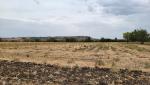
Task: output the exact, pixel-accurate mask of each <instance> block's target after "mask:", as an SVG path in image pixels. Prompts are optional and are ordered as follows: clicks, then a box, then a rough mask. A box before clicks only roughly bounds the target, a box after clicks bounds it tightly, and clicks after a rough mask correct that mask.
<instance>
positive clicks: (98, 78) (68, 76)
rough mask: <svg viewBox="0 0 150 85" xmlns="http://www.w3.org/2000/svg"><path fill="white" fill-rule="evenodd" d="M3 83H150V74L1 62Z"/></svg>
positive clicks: (148, 84)
mask: <svg viewBox="0 0 150 85" xmlns="http://www.w3.org/2000/svg"><path fill="white" fill-rule="evenodd" d="M0 85H150V73H146V72H142V71H128V70H120V71H118V72H114V71H112V70H111V69H109V68H88V67H83V68H79V67H73V68H69V67H59V66H57V65H46V64H35V63H23V62H13V61H11V62H10V61H0Z"/></svg>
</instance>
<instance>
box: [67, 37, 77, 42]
mask: <svg viewBox="0 0 150 85" xmlns="http://www.w3.org/2000/svg"><path fill="white" fill-rule="evenodd" d="M65 41H66V42H76V41H77V40H76V39H75V38H71V37H70V38H66V39H65Z"/></svg>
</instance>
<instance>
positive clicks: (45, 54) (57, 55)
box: [0, 42, 150, 71]
mask: <svg viewBox="0 0 150 85" xmlns="http://www.w3.org/2000/svg"><path fill="white" fill-rule="evenodd" d="M0 59H1V60H15V61H20V62H35V63H46V64H57V65H60V66H76V65H78V66H81V67H83V66H88V67H95V66H98V67H108V68H114V69H120V68H121V69H123V68H127V69H131V70H143V71H150V45H148V44H147V45H140V44H126V43H102V42H91V43H83V42H76V43H67V42H1V43H0Z"/></svg>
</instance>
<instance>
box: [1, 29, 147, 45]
mask: <svg viewBox="0 0 150 85" xmlns="http://www.w3.org/2000/svg"><path fill="white" fill-rule="evenodd" d="M123 38H124V39H117V38H114V39H111V38H100V39H94V38H91V37H89V36H74V37H71V36H70V37H69V36H68V37H30V38H27V37H23V38H21V39H20V38H19V39H17V38H10V39H3V38H0V42H127V43H128V42H140V43H141V44H144V42H147V41H150V34H149V33H148V32H147V30H145V29H135V30H134V31H131V32H125V33H123Z"/></svg>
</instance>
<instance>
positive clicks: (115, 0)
mask: <svg viewBox="0 0 150 85" xmlns="http://www.w3.org/2000/svg"><path fill="white" fill-rule="evenodd" d="M85 2H86V3H89V4H88V10H89V11H91V10H92V11H93V10H94V9H97V8H98V7H103V11H104V12H105V13H109V14H114V15H132V14H137V13H143V12H150V3H149V1H148V0H147V2H144V1H143V2H144V3H141V0H93V2H91V1H90V0H87V1H85ZM93 4H94V5H93ZM100 11H101V10H100Z"/></svg>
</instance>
